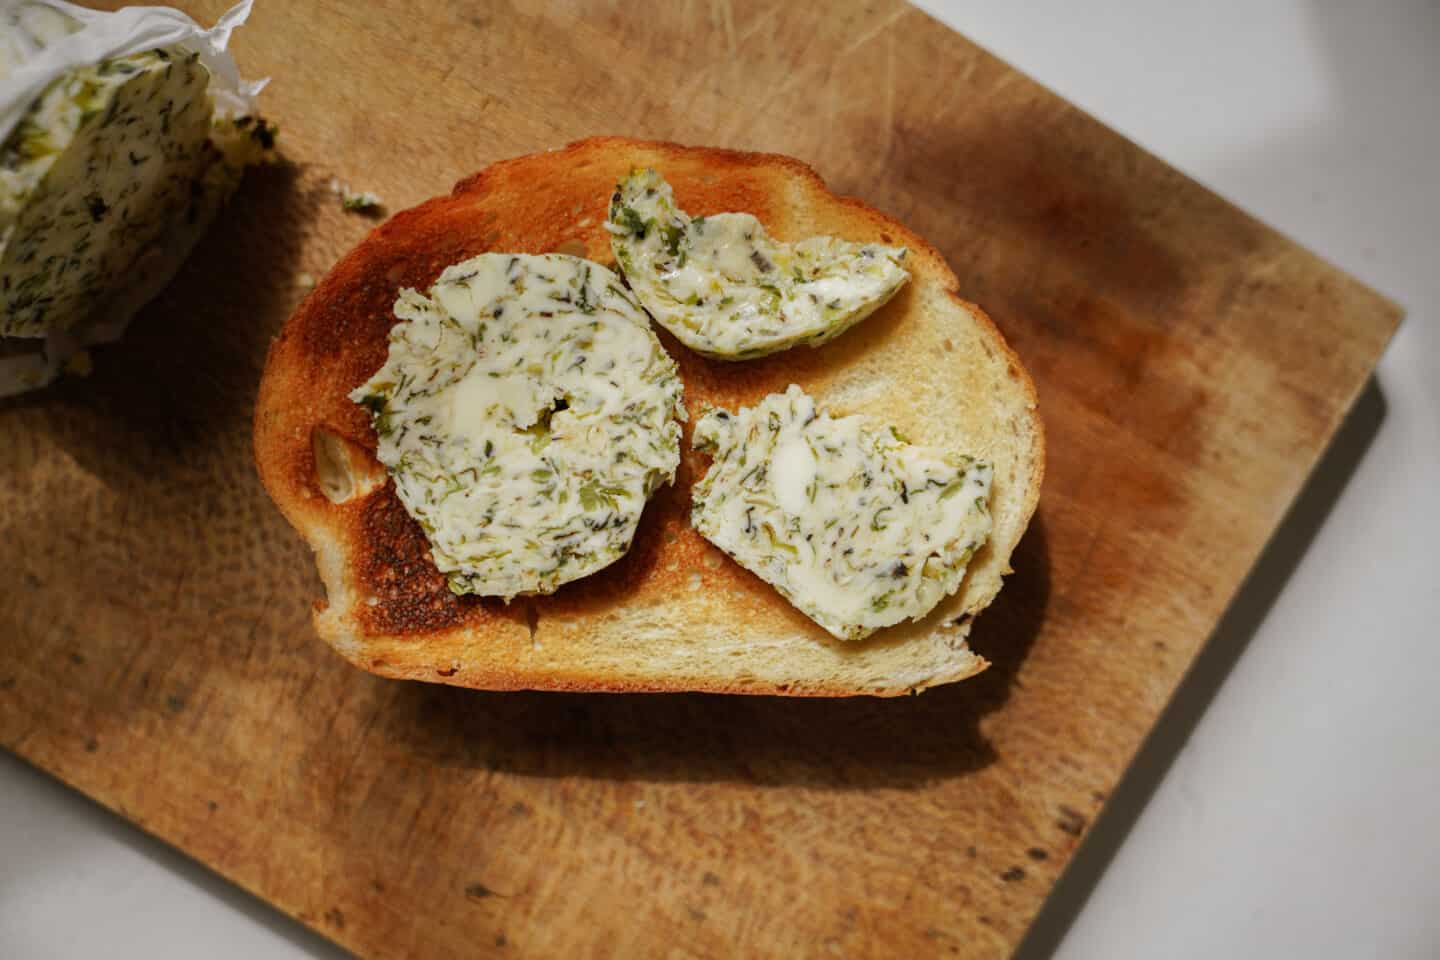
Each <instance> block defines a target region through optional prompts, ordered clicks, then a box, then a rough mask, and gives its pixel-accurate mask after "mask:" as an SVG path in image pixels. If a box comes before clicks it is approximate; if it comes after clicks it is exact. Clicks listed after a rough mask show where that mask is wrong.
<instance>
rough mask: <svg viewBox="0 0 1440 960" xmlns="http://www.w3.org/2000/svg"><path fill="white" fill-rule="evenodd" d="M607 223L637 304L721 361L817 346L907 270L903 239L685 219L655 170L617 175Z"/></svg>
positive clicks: (740, 219) (717, 218) (724, 218)
mask: <svg viewBox="0 0 1440 960" xmlns="http://www.w3.org/2000/svg"><path fill="white" fill-rule="evenodd" d="M606 227H607V228H608V229H609V231H610V242H611V246H612V247H613V248H614V251H615V259H616V260H618V261H619V263H620V267H621V269H622V270H623V271H624V273H625V279H626V280H627V281H628V282H629V284H630V287H631V289H632V290H634V291H635V295H636V297H637V298H638V299H639V300H640V303H641V305H643V306H644V307H645V309H646V310H648V311H649V312H650V314H651V316H653V317H654V318H655V320H656V321H657V322H658V323H659V324H660V325H661V326H663V327H664V328H665V329H666V330H669V331H670V332H671V333H673V334H674V335H675V336H676V337H677V338H678V339H679V340H680V342H681V343H683V344H685V346H687V347H689V348H690V349H692V350H694V351H696V352H697V353H701V354H704V355H705V356H709V357H716V358H719V359H724V360H743V359H746V358H749V357H759V356H764V355H765V354H769V353H775V352H777V351H780V350H784V349H787V348H789V347H793V346H795V345H796V344H800V343H805V344H809V345H810V346H812V347H817V346H820V345H821V344H823V343H825V342H827V341H829V340H831V339H832V338H834V337H837V336H839V335H840V334H842V333H844V332H845V331H846V330H848V329H850V328H851V327H852V326H854V325H855V324H857V323H859V322H860V321H861V320H863V319H865V318H866V317H868V316H869V315H870V314H872V313H874V312H875V311H876V310H877V309H879V308H880V307H881V306H883V305H884V304H885V303H886V301H888V300H889V299H890V298H891V297H893V296H894V295H895V293H896V291H898V290H899V289H900V287H901V286H903V285H904V283H905V281H906V280H908V279H909V278H910V275H909V273H907V272H906V271H905V268H904V266H903V265H902V264H903V263H904V260H905V256H906V250H905V248H903V247H886V246H880V245H878V244H860V243H852V242H850V241H847V240H841V239H838V238H835V237H811V238H809V239H806V240H801V241H800V242H799V243H794V244H786V243H779V242H777V241H775V240H772V239H771V238H770V237H769V236H768V235H767V234H766V232H765V227H764V226H762V225H761V223H760V221H759V220H757V219H755V217H753V216H751V215H750V214H748V213H720V214H715V215H714V216H709V217H693V218H692V217H691V216H689V215H688V214H687V213H686V212H685V211H684V210H681V209H680V208H679V207H678V206H676V204H675V196H674V193H673V191H672V190H671V188H670V185H669V184H668V183H666V182H665V180H664V179H663V178H661V176H660V175H659V174H658V173H656V172H655V171H654V170H636V171H634V172H632V173H631V174H630V175H629V176H628V177H626V178H625V179H624V180H621V181H620V183H619V185H618V186H617V187H616V188H615V194H614V196H613V197H611V200H610V218H609V220H608V222H607V223H606Z"/></svg>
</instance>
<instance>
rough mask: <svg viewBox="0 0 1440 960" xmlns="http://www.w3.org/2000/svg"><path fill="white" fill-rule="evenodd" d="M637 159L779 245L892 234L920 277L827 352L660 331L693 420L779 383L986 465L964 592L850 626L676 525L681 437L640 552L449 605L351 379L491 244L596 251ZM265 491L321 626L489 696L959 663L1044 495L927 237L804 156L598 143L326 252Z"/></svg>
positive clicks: (850, 690) (692, 206)
mask: <svg viewBox="0 0 1440 960" xmlns="http://www.w3.org/2000/svg"><path fill="white" fill-rule="evenodd" d="M636 166H653V167H655V168H656V169H657V170H659V171H660V172H661V174H662V175H663V176H664V177H665V178H666V179H667V180H669V182H670V183H671V184H672V185H673V187H674V189H675V195H676V199H677V202H678V203H679V205H680V206H681V207H682V208H684V209H685V210H687V211H689V212H690V213H691V214H692V215H709V214H713V213H719V212H723V211H730V210H738V211H747V212H750V213H753V214H755V215H756V216H757V217H758V218H759V219H760V220H761V222H763V223H764V224H765V225H766V227H767V229H768V230H769V231H770V233H771V234H772V235H773V236H775V237H776V238H777V239H780V240H785V241H790V240H796V239H800V238H802V237H805V236H810V235H814V234H830V235H835V236H840V237H844V238H846V239H850V240H856V241H865V242H882V243H891V244H901V245H904V246H907V247H909V248H910V258H909V260H908V261H907V266H908V267H909V269H910V271H911V273H912V276H913V279H912V280H911V282H910V283H909V284H908V285H907V286H906V287H905V288H904V289H903V290H902V291H901V293H900V294H899V295H898V296H896V298H895V299H894V300H892V301H891V302H890V304H888V305H887V306H886V307H885V308H883V309H882V310H881V311H880V312H878V313H877V314H875V315H874V316H872V317H870V318H869V319H867V320H865V321H864V322H862V323H861V324H860V325H859V326H858V327H856V328H855V329H853V330H851V331H849V332H848V333H846V334H844V335H842V336H841V337H839V338H838V339H837V340H835V341H833V342H832V343H830V344H828V345H826V346H824V347H822V348H820V349H818V350H815V349H809V348H806V347H799V348H795V349H792V350H788V351H785V352H783V353H780V354H776V355H774V356H771V357H767V358H764V359H760V360H754V361H748V362H743V363H727V362H724V361H713V360H706V359H705V358H702V357H700V356H698V355H696V354H693V353H691V352H689V351H687V350H686V349H685V348H684V347H682V346H680V345H679V344H678V343H677V342H676V341H675V340H674V339H673V338H672V337H670V336H669V335H668V334H666V333H664V332H663V331H658V328H657V332H659V333H660V337H661V340H662V342H663V343H664V344H665V347H666V349H667V350H669V352H670V353H671V355H672V356H674V357H675V359H676V360H677V361H678V363H679V364H680V370H681V375H682V377H683V379H684V383H685V403H686V406H687V407H688V408H689V410H690V412H691V418H692V421H693V420H694V419H695V417H696V415H697V414H698V413H699V412H701V411H703V410H704V409H705V408H706V407H707V406H708V405H712V404H713V405H718V406H723V407H727V408H729V409H732V410H733V409H735V408H736V407H738V406H741V405H746V404H751V403H754V402H755V401H757V400H759V399H760V398H761V397H763V396H764V395H766V394H768V393H772V392H776V391H781V390H784V389H785V387H786V386H787V385H789V384H790V383H797V384H799V385H800V386H801V387H803V388H804V389H805V390H806V391H808V392H810V393H811V394H813V395H814V396H815V397H816V398H817V400H818V401H819V403H820V404H821V405H822V406H825V407H827V408H829V409H830V410H831V411H832V412H833V413H835V414H837V415H843V414H848V413H862V414H865V415H866V416H869V417H871V418H873V419H874V421H875V423H876V424H877V425H883V424H893V425H894V426H896V427H897V428H899V429H900V430H901V431H902V433H904V434H905V435H907V436H909V437H911V438H912V439H913V440H914V441H915V442H917V443H923V444H926V445H938V446H947V447H951V448H953V449H956V450H959V451H961V452H965V453H970V454H973V455H977V456H980V457H983V458H986V459H989V460H991V461H992V462H993V463H994V464H995V467H996V472H995V484H994V489H993V492H992V502H991V510H992V514H993V515H994V520H995V528H994V532H993V534H992V537H991V540H990V542H989V544H988V545H987V546H986V547H985V549H984V550H982V551H981V552H980V554H978V555H977V557H976V558H975V560H974V561H973V563H972V565H971V568H970V571H969V572H968V573H967V575H966V578H965V581H964V583H963V584H962V586H961V588H960V590H959V592H958V593H956V594H955V595H954V596H951V597H949V598H947V599H946V600H945V601H942V603H941V604H940V605H939V607H937V608H936V610H935V611H933V612H932V613H931V614H930V615H929V616H927V617H925V618H923V619H922V620H920V621H917V622H914V623H906V624H901V625H897V626H894V627H890V628H887V629H885V630H882V631H880V632H879V633H877V634H876V635H874V636H873V637H871V638H869V639H868V640H866V641H863V642H859V643H846V642H842V641H839V640H835V639H834V638H832V637H830V636H829V635H828V634H827V633H826V632H825V631H824V630H823V629H821V628H820V627H819V626H817V625H815V624H814V623H812V622H811V621H810V620H809V619H808V618H806V617H805V616H804V615H803V614H801V613H799V612H798V611H796V610H795V609H794V608H793V607H791V606H790V605H789V603H788V602H786V601H785V599H784V598H783V597H781V596H780V595H779V594H778V593H776V592H775V591H774V590H773V589H772V588H771V587H770V586H768V585H767V584H765V583H764V582H763V581H761V580H760V579H759V578H757V577H755V576H753V575H752V574H750V573H748V572H747V571H745V570H744V569H742V568H741V567H739V566H738V565H736V564H735V563H734V562H733V561H731V560H730V559H729V558H728V557H725V556H724V555H723V554H721V553H720V552H719V551H718V550H717V549H715V548H713V547H711V546H710V545H708V544H707V543H706V542H705V541H704V540H703V539H702V538H701V537H700V535H699V534H698V533H696V532H695V531H694V530H693V529H692V528H691V527H690V524H689V520H688V517H689V506H690V488H691V485H692V483H693V482H694V480H695V479H697V476H698V475H703V471H704V466H705V463H704V460H703V458H701V457H700V456H699V455H696V454H694V453H692V452H689V427H688V426H687V428H686V437H685V440H684V442H683V443H682V451H684V453H683V455H682V462H681V465H680V470H679V473H678V476H677V479H676V483H675V484H674V485H673V486H671V487H666V488H663V489H661V490H660V491H659V492H658V493H657V494H656V495H655V496H654V498H653V499H652V500H651V502H650V504H649V506H648V507H647V508H646V511H645V515H644V518H643V519H642V521H641V524H640V528H639V531H638V532H637V534H636V537H635V542H634V545H633V546H632V547H631V549H630V551H629V553H628V554H626V556H625V557H623V558H622V559H621V560H619V561H617V562H616V563H615V564H613V565H612V566H610V567H608V568H606V569H605V570H603V571H601V572H599V573H597V574H595V575H593V576H590V577H587V578H585V579H583V580H578V581H575V582H573V583H569V584H566V585H565V586H563V587H562V588H561V589H560V590H559V591H558V592H556V593H554V594H552V595H549V596H543V597H520V598H517V599H516V600H514V601H513V602H511V603H510V604H508V605H507V604H505V603H503V602H501V601H499V600H492V599H480V598H476V597H456V596H454V595H452V594H451V593H450V591H449V590H448V588H447V587H446V583H445V579H444V577H442V576H441V575H440V573H439V572H438V571H437V570H436V568H435V566H434V564H433V562H432V561H431V559H430V554H429V545H428V543H427V542H426V540H425V537H424V534H423V533H422V532H421V530H420V528H419V526H418V525H417V524H416V523H415V522H414V521H412V520H411V519H410V517H409V516H408V515H407V514H406V512H405V510H404V508H403V507H402V506H401V504H400V502H399V500H398V499H397V497H396V495H395V492H394V488H393V485H392V484H391V483H390V482H389V481H388V478H387V477H386V475H385V472H384V470H383V468H382V467H380V465H379V464H378V462H376V461H375V458H374V451H375V436H374V433H373V431H372V429H371V427H370V423H369V415H368V413H367V412H366V411H365V410H363V409H362V408H361V407H359V406H358V405H356V404H354V403H352V402H351V401H350V400H349V399H348V398H347V394H348V393H349V392H350V391H351V390H352V389H354V387H355V386H357V385H358V384H360V383H362V382H363V381H364V380H366V379H367V378H368V377H369V376H370V374H372V373H373V372H374V371H375V370H376V369H377V368H378V367H379V366H380V365H381V364H382V363H383V362H384V359H385V355H386V349H387V343H386V336H387V334H388V332H389V330H390V327H391V326H392V324H393V323H394V322H395V318H394V315H393V313H392V311H391V307H392V305H393V304H394V301H395V297H396V293H397V292H398V290H399V289H400V288H401V287H405V286H408V287H414V288H416V289H418V290H422V291H423V290H426V289H427V288H428V287H429V286H430V284H431V283H432V282H433V281H434V280H435V279H436V278H437V277H438V276H439V274H440V272H441V271H442V270H444V269H445V267H447V266H449V265H451V264H453V263H456V262H458V261H460V260H463V259H465V258H467V257H471V256H474V255H476V254H479V253H483V252H486V251H506V252H516V253H545V252H552V251H559V252H564V253H572V254H576V255H580V256H585V257H588V258H589V259H592V260H595V261H597V262H600V263H604V264H607V265H612V266H613V259H614V258H613V256H612V254H611V251H610V240H609V236H608V234H607V232H606V230H605V227H604V222H605V216H606V209H607V205H608V202H609V198H610V195H611V192H612V191H613V189H614V186H615V183H616V181H617V180H619V178H620V177H621V176H623V175H624V174H625V173H627V172H628V171H629V170H630V169H631V168H632V167H636ZM255 457H256V462H257V464H258V466H259V470H260V476H261V479H262V480H263V482H264V484H265V486H266V488H267V489H268V490H269V492H270V495H271V496H272V497H273V498H274V500H275V502H276V503H277V505H278V506H279V507H280V509H281V511H282V512H283V513H284V514H285V516H286V518H287V519H288V520H289V521H290V523H291V524H293V525H294V526H295V528H296V529H297V530H298V531H299V532H300V533H301V535H302V536H303V537H304V538H305V539H306V540H307V541H308V542H309V543H310V545H311V546H312V547H313V548H314V550H315V553H316V559H317V562H318V564H319V568H320V574H321V576H322V578H323V580H324V582H325V585H326V589H327V592H328V598H327V600H326V601H325V602H323V603H320V604H317V612H316V618H315V620H316V626H317V628H318V630H319V632H320V635H321V636H322V637H323V638H324V639H325V640H326V641H327V642H328V643H330V644H331V645H332V646H334V647H335V648H336V649H337V650H338V651H339V652H340V653H341V654H342V655H344V656H345V657H346V658H347V659H349V660H350V661H351V662H353V663H355V664H356V665H357V666H360V667H362V668H364V669H366V670H370V671H372V672H375V673H379V674H383V675H386V676H394V677H405V678H411V679H417V680H428V681H438V682H444V683H450V684H455V685H459V686H467V687H476V688H482V689H516V688H531V689H556V690H608V691H679V690H707V691H714V692H732V693H785V694H791V695H815V696H841V695H848V694H857V693H866V694H879V695H893V694H900V693H906V692H909V691H911V690H919V689H923V688H925V687H927V686H933V685H935V684H937V683H945V682H950V681H953V680H959V679H963V678H964V677H967V676H970V675H972V674H974V673H977V672H979V671H980V670H982V669H984V667H985V661H984V660H983V659H981V658H980V657H978V656H976V655H975V654H974V653H972V652H971V651H970V650H969V649H968V647H967V646H966V645H965V640H964V638H965V635H966V633H967V632H968V628H969V618H970V617H971V616H973V615H974V614H975V613H978V612H979V611H980V610H981V609H983V608H984V607H985V606H986V605H987V604H988V603H989V602H990V600H991V599H992V598H993V597H994V595H995V593H996V592H997V591H998V590H999V588H1000V578H1001V575H1002V574H1004V573H1008V572H1009V568H1008V561H1009V557H1010V554H1011V552H1012V550H1013V549H1014V547H1015V545H1016V543H1017V542H1018V541H1019V539H1020V536H1021V534H1022V533H1023V532H1024V529H1025V526H1026V524H1027V523H1028V522H1029V519H1030V516H1031V514H1032V513H1033V511H1034V509H1035V504H1036V501H1037V499H1038V497H1039V488H1040V481H1041V477H1042V475H1043V472H1044V452H1043V431H1042V427H1041V423H1040V420H1039V416H1038V413H1037V412H1036V398H1035V389H1034V386H1033V384H1032V383H1031V381H1030V378H1029V377H1028V375H1027V374H1026V373H1025V371H1024V368H1023V367H1022V366H1021V364H1020V362H1019V360H1018V359H1017V358H1016V357H1015V355H1014V354H1013V352H1012V351H1011V350H1010V349H1009V347H1008V346H1007V345H1006V344H1005V341H1004V339H1003V338H1002V337H1001V335H1000V333H999V331H998V330H996V328H995V326H994V324H993V323H991V321H990V319H989V318H988V317H987V316H986V315H985V314H984V313H983V312H982V311H981V310H980V309H979V308H977V307H975V306H974V305H973V304H969V303H966V302H965V301H963V300H961V299H960V297H959V293H958V290H957V289H956V281H955V277H954V274H953V273H952V272H951V271H950V269H949V267H947V266H946V264H945V262H944V260H943V259H942V258H941V256H940V255H939V253H937V252H936V251H935V250H934V249H933V248H932V247H931V246H929V245H928V244H927V243H925V241H924V240H922V239H921V238H919V237H917V236H915V235H914V234H912V233H910V232H909V231H908V230H907V229H906V228H905V227H904V226H902V225H901V224H899V223H896V222H895V221H893V220H891V219H889V218H887V217H885V216H884V215H882V214H880V213H878V212H876V211H874V210H872V209H870V208H869V207H867V206H865V205H864V204H863V203H861V202H860V201H858V200H855V199H852V198H848V197H837V196H835V195H834V194H832V193H830V192H829V191H828V190H827V189H826V188H825V185H824V183H823V182H822V181H821V180H820V178H819V177H818V176H817V175H816V174H815V173H814V172H813V171H812V170H811V169H810V168H809V167H807V166H805V165H804V164H802V163H800V162H798V161H796V160H792V159H789V158H786V157H780V156H775V155H769V154H753V153H738V152H733V151H727V150H716V149H706V148H691V147H682V146H678V145H675V144H668V143H654V142H640V141H633V140H627V139H622V138H613V137H600V138H592V139H589V140H583V141H580V142H577V143H573V144H570V145H569V146H567V147H565V148H564V149H561V150H556V151H552V152H547V153H541V154H534V155H531V156H526V157H520V158H517V159H514V160H507V161H503V162H500V163H496V164H494V165H492V166H490V167H488V168H487V169H485V170H483V171H482V172H480V173H478V174H476V175H474V176H472V177H470V178H468V179H466V180H464V181H462V182H461V183H460V184H458V185H457V186H456V187H455V189H454V191H453V192H452V193H451V194H449V195H448V196H444V197H438V198H436V199H433V200H430V201H428V202H426V203H424V204H421V205H420V206H418V207H416V208H414V209H411V210H407V211H405V212H403V213H400V214H397V215H396V216H394V217H393V218H391V219H390V220H389V221H388V222H387V223H385V224H384V225H382V226H381V227H379V228H377V229H376V230H374V231H373V232H372V233H371V234H370V235H369V236H368V237H367V238H366V239H365V240H364V241H363V242H362V243H361V244H360V245H359V246H357V247H356V248H355V249H354V250H352V251H351V252H350V253H349V254H348V255H347V256H346V257H344V258H343V259H342V260H341V261H340V262H339V263H338V264H337V265H336V266H335V267H334V269H333V270H331V272H330V273H329V275H327V276H326V277H325V278H324V279H323V280H322V281H321V282H320V284H319V285H318V286H317V287H316V289H315V290H314V291H313V292H312V293H311V294H310V295H309V296H308V297H307V298H306V300H305V301H304V302H303V303H302V304H301V305H300V307H299V308H298V309H297V310H296V312H295V313H294V315H293V316H291V317H290V319H289V320H288V321H287V322H286V324H285V327H284V329H283V330H282V331H281V333H280V336H279V337H278V338H277V339H276V340H275V342H274V343H273V344H272V346H271V349H270V354H269V357H268V359H267V362H266V366H265V373H264V377H263V379H262V382H261V386H260V396H259V400H258V403H257V407H256V413H255Z"/></svg>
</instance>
